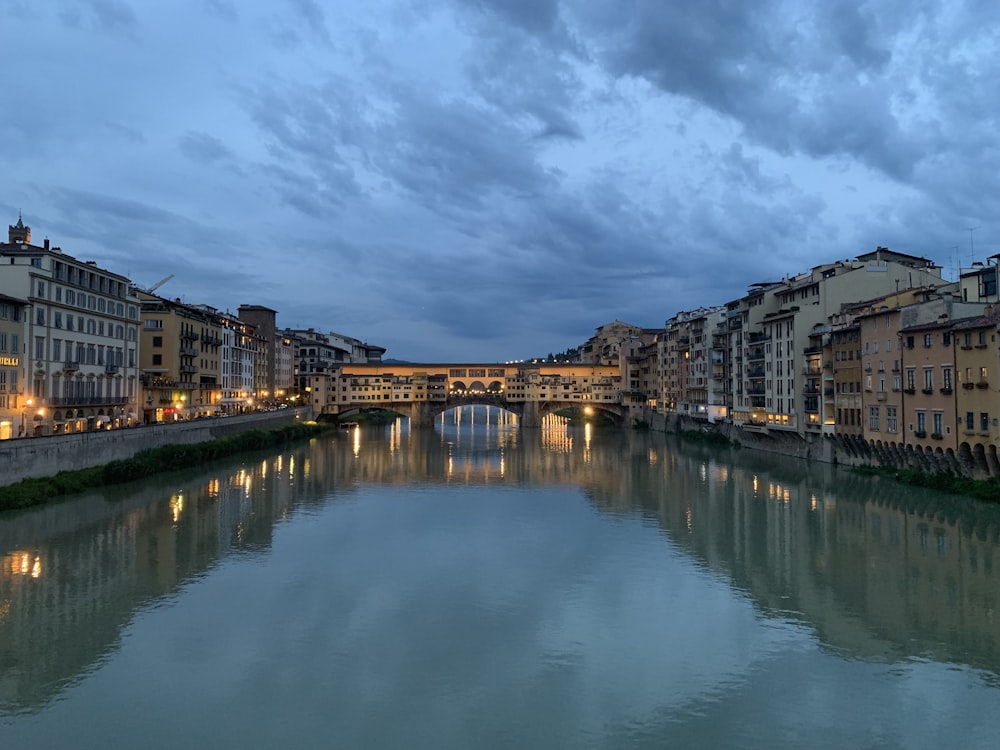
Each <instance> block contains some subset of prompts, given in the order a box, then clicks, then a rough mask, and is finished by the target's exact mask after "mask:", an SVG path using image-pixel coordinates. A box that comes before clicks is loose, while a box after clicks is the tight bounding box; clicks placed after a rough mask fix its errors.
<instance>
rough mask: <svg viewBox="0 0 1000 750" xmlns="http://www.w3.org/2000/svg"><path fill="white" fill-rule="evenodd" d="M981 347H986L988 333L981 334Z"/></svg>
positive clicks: (981, 332) (982, 332)
mask: <svg viewBox="0 0 1000 750" xmlns="http://www.w3.org/2000/svg"><path fill="white" fill-rule="evenodd" d="M979 346H986V331H980V332H979Z"/></svg>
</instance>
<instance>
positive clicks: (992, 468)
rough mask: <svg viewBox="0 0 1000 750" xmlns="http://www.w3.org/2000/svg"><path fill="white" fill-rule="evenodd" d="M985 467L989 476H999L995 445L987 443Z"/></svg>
mask: <svg viewBox="0 0 1000 750" xmlns="http://www.w3.org/2000/svg"><path fill="white" fill-rule="evenodd" d="M986 468H987V469H988V470H989V473H990V476H991V477H996V476H1000V460H998V459H997V447H996V446H995V445H989V446H987V448H986Z"/></svg>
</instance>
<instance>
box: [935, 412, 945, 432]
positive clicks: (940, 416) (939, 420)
mask: <svg viewBox="0 0 1000 750" xmlns="http://www.w3.org/2000/svg"><path fill="white" fill-rule="evenodd" d="M933 417H934V434H935V435H939V436H940V435H943V434H944V413H943V412H939V411H936V412H934V414H933Z"/></svg>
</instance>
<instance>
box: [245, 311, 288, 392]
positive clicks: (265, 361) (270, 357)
mask: <svg viewBox="0 0 1000 750" xmlns="http://www.w3.org/2000/svg"><path fill="white" fill-rule="evenodd" d="M277 315H278V313H277V312H276V311H275V310H272V309H271V308H270V307H264V306H263V305H240V309H239V313H238V317H239V319H240V320H241V321H244V322H246V323H249V324H250V325H251V326H253V329H254V330H255V331H256V336H257V337H258V339H259V342H258V357H257V365H256V369H255V373H256V375H255V380H256V382H255V383H254V385H253V388H252V390H251V393H252V394H253V396H254V397H255V398H257V399H258V400H260V401H262V402H263V401H268V400H270V399H273V398H274V397H275V394H276V392H277V390H278V387H279V386H278V376H277V372H278V357H279V352H278V347H277V343H278V340H279V336H278V327H277ZM285 387H286V388H287V387H288V386H287V385H286V386H285Z"/></svg>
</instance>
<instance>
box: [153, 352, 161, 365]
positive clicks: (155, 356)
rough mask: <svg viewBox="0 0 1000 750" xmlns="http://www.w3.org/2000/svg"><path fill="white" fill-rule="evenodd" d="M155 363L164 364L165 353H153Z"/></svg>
mask: <svg viewBox="0 0 1000 750" xmlns="http://www.w3.org/2000/svg"><path fill="white" fill-rule="evenodd" d="M153 364H154V365H162V364H163V355H162V354H154V355H153Z"/></svg>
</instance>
